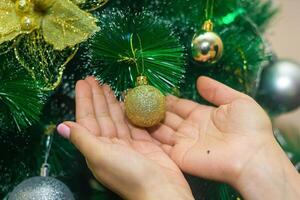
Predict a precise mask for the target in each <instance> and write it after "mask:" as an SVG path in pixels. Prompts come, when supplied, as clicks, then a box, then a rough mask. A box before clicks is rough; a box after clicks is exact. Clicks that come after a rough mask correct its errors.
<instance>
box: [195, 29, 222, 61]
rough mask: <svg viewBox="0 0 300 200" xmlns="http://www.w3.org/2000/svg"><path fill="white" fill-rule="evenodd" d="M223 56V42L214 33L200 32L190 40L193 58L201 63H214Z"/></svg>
mask: <svg viewBox="0 0 300 200" xmlns="http://www.w3.org/2000/svg"><path fill="white" fill-rule="evenodd" d="M222 54H223V42H222V40H221V38H220V36H219V35H217V34H216V33H215V32H211V31H208V32H207V31H205V30H202V31H200V33H197V34H195V36H194V38H193V40H192V55H193V58H194V59H195V60H196V61H198V62H201V63H209V64H213V63H216V62H217V61H218V60H219V59H220V58H221V57H222Z"/></svg>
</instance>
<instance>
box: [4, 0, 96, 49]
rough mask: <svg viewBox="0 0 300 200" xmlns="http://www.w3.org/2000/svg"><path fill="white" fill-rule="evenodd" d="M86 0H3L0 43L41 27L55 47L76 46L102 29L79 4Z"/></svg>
mask: <svg viewBox="0 0 300 200" xmlns="http://www.w3.org/2000/svg"><path fill="white" fill-rule="evenodd" d="M82 2H85V1H83V0H73V1H71V0H1V1H0V44H2V43H4V42H7V41H11V40H13V39H15V38H16V37H17V36H19V35H21V34H29V33H31V32H32V31H34V30H36V29H41V32H42V34H43V37H44V39H45V41H46V42H47V43H48V44H50V45H53V48H54V49H55V50H63V49H65V48H67V47H74V46H75V45H76V44H79V43H81V42H83V41H86V40H87V39H88V38H89V37H90V36H91V35H92V34H93V33H94V32H96V31H98V30H99V27H97V25H96V18H94V17H93V16H92V15H91V14H90V13H88V12H86V11H84V10H82V9H80V8H79V7H78V6H77V5H76V4H77V3H82Z"/></svg>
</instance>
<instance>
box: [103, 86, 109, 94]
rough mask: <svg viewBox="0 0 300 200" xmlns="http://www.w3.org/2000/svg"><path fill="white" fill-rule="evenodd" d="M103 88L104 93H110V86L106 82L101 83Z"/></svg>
mask: <svg viewBox="0 0 300 200" xmlns="http://www.w3.org/2000/svg"><path fill="white" fill-rule="evenodd" d="M103 90H104V92H105V94H106V95H108V94H109V93H110V87H109V86H108V85H106V84H104V85H103Z"/></svg>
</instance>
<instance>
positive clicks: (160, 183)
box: [131, 175, 194, 200]
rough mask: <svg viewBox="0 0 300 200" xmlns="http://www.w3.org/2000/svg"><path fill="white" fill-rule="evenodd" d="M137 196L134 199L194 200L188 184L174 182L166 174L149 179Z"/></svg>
mask: <svg viewBox="0 0 300 200" xmlns="http://www.w3.org/2000/svg"><path fill="white" fill-rule="evenodd" d="M136 194H137V196H135V198H131V199H132V200H133V199H134V200H136V199H143V200H157V199H172V200H194V197H193V195H192V192H191V190H190V188H189V186H188V184H187V183H186V184H178V183H177V184H174V181H172V180H170V178H168V177H165V176H164V175H160V176H155V177H153V176H152V178H151V179H148V181H147V182H145V183H144V184H143V185H142V187H141V188H140V189H139V191H137V192H136Z"/></svg>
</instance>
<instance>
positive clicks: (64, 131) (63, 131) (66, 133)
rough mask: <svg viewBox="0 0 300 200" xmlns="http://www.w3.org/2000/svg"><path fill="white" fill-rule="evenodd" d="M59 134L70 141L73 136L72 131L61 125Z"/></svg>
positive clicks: (58, 127)
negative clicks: (71, 135)
mask: <svg viewBox="0 0 300 200" xmlns="http://www.w3.org/2000/svg"><path fill="white" fill-rule="evenodd" d="M56 129H57V132H58V133H59V134H60V135H61V136H62V137H64V138H66V139H69V138H70V134H71V129H70V128H69V127H68V126H67V125H65V124H59V125H58V126H57V128H56Z"/></svg>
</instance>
